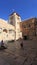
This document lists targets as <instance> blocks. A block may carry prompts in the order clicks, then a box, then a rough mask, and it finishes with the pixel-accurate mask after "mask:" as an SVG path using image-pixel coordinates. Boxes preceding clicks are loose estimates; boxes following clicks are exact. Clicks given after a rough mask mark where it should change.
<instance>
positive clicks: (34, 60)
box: [0, 40, 37, 65]
mask: <svg viewBox="0 0 37 65" xmlns="http://www.w3.org/2000/svg"><path fill="white" fill-rule="evenodd" d="M20 43H21V41H15V42H11V43H7V46H8V48H7V49H5V50H0V65H37V40H23V48H21V47H20Z"/></svg>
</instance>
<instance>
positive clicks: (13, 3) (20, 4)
mask: <svg viewBox="0 0 37 65" xmlns="http://www.w3.org/2000/svg"><path fill="white" fill-rule="evenodd" d="M13 11H15V12H17V13H18V14H19V15H20V16H21V19H22V20H25V19H28V18H31V17H37V0H0V18H3V19H5V20H8V18H9V15H10V14H11V13H12V12H13Z"/></svg>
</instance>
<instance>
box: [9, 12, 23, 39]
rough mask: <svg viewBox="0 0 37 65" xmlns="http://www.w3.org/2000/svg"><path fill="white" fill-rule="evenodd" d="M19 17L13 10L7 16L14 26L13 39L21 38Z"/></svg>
mask: <svg viewBox="0 0 37 65" xmlns="http://www.w3.org/2000/svg"><path fill="white" fill-rule="evenodd" d="M20 22H21V17H20V15H19V14H18V13H16V12H13V13H12V14H11V15H10V17H9V23H10V24H11V25H13V26H15V40H18V39H19V38H22V32H21V31H20Z"/></svg>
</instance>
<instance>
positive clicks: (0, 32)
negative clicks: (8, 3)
mask: <svg viewBox="0 0 37 65" xmlns="http://www.w3.org/2000/svg"><path fill="white" fill-rule="evenodd" d="M36 36H37V18H30V19H28V20H24V21H21V17H20V15H19V14H18V13H16V12H13V13H12V14H10V15H9V20H8V22H6V21H5V20H2V19H0V40H4V41H5V40H7V41H8V40H9V41H11V40H18V39H19V38H24V39H33V38H34V37H36ZM34 39H35V38H34Z"/></svg>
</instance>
